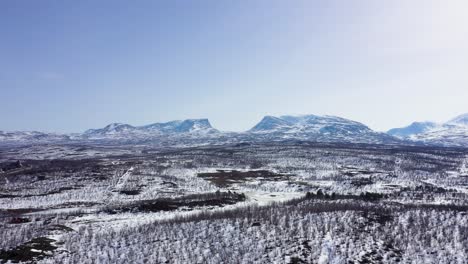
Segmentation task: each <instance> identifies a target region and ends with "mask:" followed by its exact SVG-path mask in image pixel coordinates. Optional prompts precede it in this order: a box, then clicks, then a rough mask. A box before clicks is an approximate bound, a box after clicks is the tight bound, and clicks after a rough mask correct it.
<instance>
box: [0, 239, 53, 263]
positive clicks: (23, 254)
mask: <svg viewBox="0 0 468 264" xmlns="http://www.w3.org/2000/svg"><path fill="white" fill-rule="evenodd" d="M53 242H55V240H53V239H50V238H46V237H38V238H34V239H33V240H31V241H29V242H27V243H25V244H23V245H21V246H18V247H16V248H13V249H8V250H2V251H0V260H2V261H5V262H6V261H8V260H10V261H12V262H30V263H34V262H36V261H37V260H40V259H43V258H45V257H47V256H50V255H51V254H52V253H53V251H54V250H56V249H57V247H56V246H54V245H53V244H52V243H53Z"/></svg>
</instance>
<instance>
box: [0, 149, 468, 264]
mask: <svg viewBox="0 0 468 264" xmlns="http://www.w3.org/2000/svg"><path fill="white" fill-rule="evenodd" d="M0 166H1V168H2V169H1V170H0V217H1V223H0V230H2V232H1V236H2V237H1V240H0V262H4V263H6V262H8V261H11V262H41V263H400V262H401V263H466V259H467V258H468V252H467V249H468V237H467V235H468V215H467V210H468V168H467V167H468V150H466V149H457V148H435V147H399V146H384V145H364V144H362V145H356V144H325V143H306V142H276V143H269V144H268V143H258V144H250V143H240V144H228V145H218V146H216V145H212V146H198V147H177V148H169V147H153V146H151V145H122V146H115V145H35V146H22V147H15V146H9V147H3V148H1V149H0Z"/></svg>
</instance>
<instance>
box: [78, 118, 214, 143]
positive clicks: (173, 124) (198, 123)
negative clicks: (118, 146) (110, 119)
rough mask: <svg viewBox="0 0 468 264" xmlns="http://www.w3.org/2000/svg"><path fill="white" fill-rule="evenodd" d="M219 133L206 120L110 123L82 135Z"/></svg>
mask: <svg viewBox="0 0 468 264" xmlns="http://www.w3.org/2000/svg"><path fill="white" fill-rule="evenodd" d="M217 132H219V131H218V130H217V129H214V128H213V127H212V126H211V124H210V122H209V121H208V119H186V120H175V121H170V122H165V123H153V124H149V125H144V126H132V125H129V124H122V123H112V124H109V125H107V126H105V127H104V128H98V129H89V130H86V131H85V132H84V133H83V136H84V137H86V138H88V139H93V138H95V139H98V138H108V139H109V138H110V139H112V138H116V139H117V138H126V137H137V138H138V137H146V138H148V137H160V136H164V135H174V134H183V133H195V134H213V133H217Z"/></svg>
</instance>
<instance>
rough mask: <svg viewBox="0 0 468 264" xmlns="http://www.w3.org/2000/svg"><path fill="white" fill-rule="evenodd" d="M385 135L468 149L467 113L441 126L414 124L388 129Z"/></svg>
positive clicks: (437, 124)
mask: <svg viewBox="0 0 468 264" xmlns="http://www.w3.org/2000/svg"><path fill="white" fill-rule="evenodd" d="M387 133H388V134H390V135H392V136H395V137H398V138H401V139H404V140H411V141H415V142H424V143H426V144H435V145H443V146H459V147H468V113H467V114H463V115H459V116H457V117H455V118H453V119H451V120H449V121H447V122H445V123H442V124H439V123H434V122H414V123H412V124H411V125H409V126H406V127H402V128H394V129H390V130H389V131H388V132H387Z"/></svg>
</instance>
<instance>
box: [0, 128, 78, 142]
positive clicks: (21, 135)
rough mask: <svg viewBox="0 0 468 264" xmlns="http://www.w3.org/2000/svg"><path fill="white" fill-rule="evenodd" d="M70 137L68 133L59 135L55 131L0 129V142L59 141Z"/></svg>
mask: <svg viewBox="0 0 468 264" xmlns="http://www.w3.org/2000/svg"><path fill="white" fill-rule="evenodd" d="M69 139H70V136H69V135H60V134H55V133H44V132H37V131H14V132H4V131H0V142H1V143H6V144H8V143H18V142H49V141H54V142H60V141H67V140H69Z"/></svg>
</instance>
